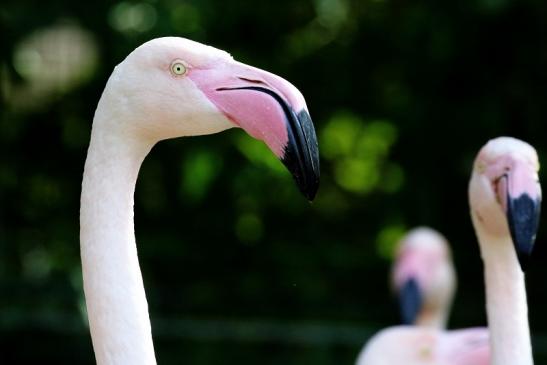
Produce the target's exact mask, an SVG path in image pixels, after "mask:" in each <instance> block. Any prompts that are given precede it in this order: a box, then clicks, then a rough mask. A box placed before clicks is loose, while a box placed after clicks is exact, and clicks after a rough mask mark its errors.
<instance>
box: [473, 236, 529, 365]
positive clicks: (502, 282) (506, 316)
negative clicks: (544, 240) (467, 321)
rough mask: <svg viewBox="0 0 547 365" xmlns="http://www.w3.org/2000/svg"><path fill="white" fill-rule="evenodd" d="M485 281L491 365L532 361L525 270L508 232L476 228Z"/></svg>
mask: <svg viewBox="0 0 547 365" xmlns="http://www.w3.org/2000/svg"><path fill="white" fill-rule="evenodd" d="M477 233H478V236H479V241H480V243H481V253H482V258H483V261H484V273H485V281H486V309H487V313H488V327H489V329H490V346H491V348H492V365H532V364H533V363H534V361H533V358H532V346H531V343H530V329H529V326H528V305H527V301H526V286H525V282H524V274H523V273H522V271H521V269H520V265H519V263H518V259H517V256H516V253H515V250H514V248H513V241H512V240H511V238H510V237H509V236H504V237H493V236H490V235H488V234H487V233H485V232H481V231H480V230H477Z"/></svg>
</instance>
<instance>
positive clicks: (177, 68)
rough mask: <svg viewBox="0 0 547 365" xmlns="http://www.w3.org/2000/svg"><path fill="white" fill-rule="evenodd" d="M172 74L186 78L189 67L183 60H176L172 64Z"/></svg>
mask: <svg viewBox="0 0 547 365" xmlns="http://www.w3.org/2000/svg"><path fill="white" fill-rule="evenodd" d="M171 72H172V73H173V75H175V76H184V75H185V74H186V72H188V67H187V66H186V65H185V64H184V62H183V61H181V60H175V61H173V63H172V64H171Z"/></svg>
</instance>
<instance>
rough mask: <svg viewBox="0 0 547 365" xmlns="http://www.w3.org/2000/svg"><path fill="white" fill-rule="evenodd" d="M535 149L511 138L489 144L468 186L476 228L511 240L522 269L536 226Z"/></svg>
mask: <svg viewBox="0 0 547 365" xmlns="http://www.w3.org/2000/svg"><path fill="white" fill-rule="evenodd" d="M538 171H539V162H538V156H537V153H536V150H535V149H534V148H533V147H532V146H530V145H529V144H528V143H526V142H523V141H520V140H518V139H515V138H510V137H499V138H496V139H493V140H491V141H489V142H488V143H487V144H486V145H485V146H484V147H483V148H482V149H481V150H480V152H479V154H478V156H477V158H476V159H475V163H474V166H473V174H472V177H471V181H470V184H469V201H470V205H471V216H472V219H473V223H474V225H475V227H476V228H477V229H478V230H479V231H481V232H484V233H486V234H489V235H490V236H494V237H496V236H497V237H499V236H509V235H510V237H511V239H512V241H513V244H514V247H515V250H516V253H517V257H518V259H519V262H520V266H521V269H523V270H525V269H526V264H527V262H528V259H529V257H530V254H531V253H532V249H533V247H534V242H535V239H536V233H537V229H538V224H539V215H540V206H541V186H540V184H539V178H538Z"/></svg>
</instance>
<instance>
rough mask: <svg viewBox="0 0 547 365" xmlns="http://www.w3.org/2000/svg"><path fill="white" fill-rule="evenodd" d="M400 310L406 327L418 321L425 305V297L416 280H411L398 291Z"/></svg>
mask: <svg viewBox="0 0 547 365" xmlns="http://www.w3.org/2000/svg"><path fill="white" fill-rule="evenodd" d="M398 297H399V298H398V299H399V310H400V313H401V320H402V322H403V324H405V325H412V324H414V323H415V322H416V320H417V319H418V314H419V313H420V311H421V309H422V305H423V295H422V292H421V290H420V287H419V286H418V282H417V281H416V279H414V278H410V279H408V280H407V281H405V283H404V284H403V285H402V287H400V288H399V289H398Z"/></svg>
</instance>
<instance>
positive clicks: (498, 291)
mask: <svg viewBox="0 0 547 365" xmlns="http://www.w3.org/2000/svg"><path fill="white" fill-rule="evenodd" d="M538 170H539V163H538V157H537V153H536V151H535V150H534V148H533V147H532V146H530V145H529V144H527V143H525V142H522V141H520V140H517V139H514V138H510V137H500V138H496V139H493V140H491V141H489V142H488V143H487V144H486V145H485V146H484V147H483V148H482V149H481V150H480V152H479V154H478V156H477V158H476V159H475V163H474V165H473V173H472V176H471V181H470V183H469V202H470V207H471V217H472V221H473V225H474V227H475V232H476V234H477V237H478V240H479V246H480V250H481V256H482V259H483V262H484V272H485V283H486V299H487V300H486V309H487V314H488V325H489V328H488V330H487V329H485V328H473V329H466V330H458V331H448V332H445V331H442V330H438V329H431V328H417V327H412V326H397V327H392V328H388V329H386V330H383V331H381V332H380V333H378V334H377V335H376V336H374V337H373V338H372V340H370V341H369V343H368V344H367V346H366V347H365V348H364V350H363V351H362V352H361V354H360V355H359V357H358V359H357V364H358V365H392V364H407V365H423V364H435V365H486V364H491V365H515V364H518V365H532V364H533V358H532V347H531V343H530V330H529V326H528V306H527V301H526V288H525V283H524V273H523V270H524V269H526V264H527V260H528V258H529V256H530V254H531V252H532V248H533V245H534V241H535V236H536V232H537V228H538V222H539V212H540V203H541V187H540V185H539V179H538ZM488 332H489V333H490V335H488Z"/></svg>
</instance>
